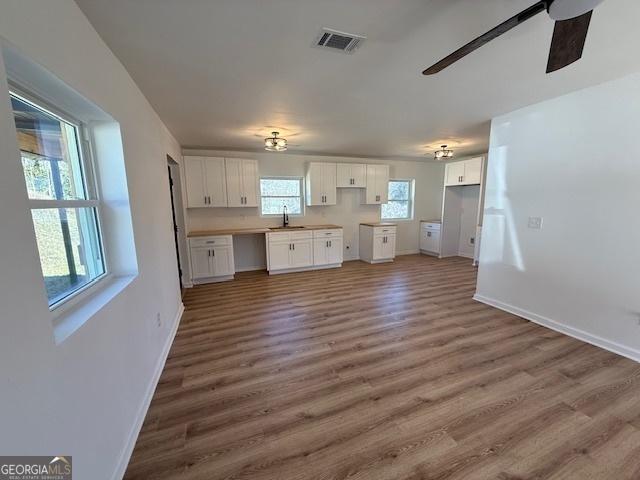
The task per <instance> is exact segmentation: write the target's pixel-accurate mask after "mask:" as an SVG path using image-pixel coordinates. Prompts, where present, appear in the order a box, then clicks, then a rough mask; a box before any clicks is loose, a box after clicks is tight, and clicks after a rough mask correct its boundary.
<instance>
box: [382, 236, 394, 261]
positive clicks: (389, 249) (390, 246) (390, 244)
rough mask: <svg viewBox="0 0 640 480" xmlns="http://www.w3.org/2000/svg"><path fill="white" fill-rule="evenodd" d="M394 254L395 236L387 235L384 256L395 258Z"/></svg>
mask: <svg viewBox="0 0 640 480" xmlns="http://www.w3.org/2000/svg"><path fill="white" fill-rule="evenodd" d="M395 256H396V236H395V235H387V236H386V241H385V243H384V258H395Z"/></svg>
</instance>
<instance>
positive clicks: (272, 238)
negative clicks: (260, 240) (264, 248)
mask: <svg viewBox="0 0 640 480" xmlns="http://www.w3.org/2000/svg"><path fill="white" fill-rule="evenodd" d="M290 240H291V234H290V233H289V232H270V233H267V241H269V242H289V241H290Z"/></svg>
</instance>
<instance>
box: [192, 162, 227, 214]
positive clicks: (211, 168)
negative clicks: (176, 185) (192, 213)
mask: <svg viewBox="0 0 640 480" xmlns="http://www.w3.org/2000/svg"><path fill="white" fill-rule="evenodd" d="M184 167H185V168H184V169H185V184H186V190H187V207H188V208H197V207H226V206H227V189H226V181H225V163H224V158H218V157H184Z"/></svg>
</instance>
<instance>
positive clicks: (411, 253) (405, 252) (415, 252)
mask: <svg viewBox="0 0 640 480" xmlns="http://www.w3.org/2000/svg"><path fill="white" fill-rule="evenodd" d="M418 253H420V250H418V249H417V248H416V249H412V250H400V251H398V252H396V257H399V256H400V255H416V254H418Z"/></svg>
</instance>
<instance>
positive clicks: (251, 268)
mask: <svg viewBox="0 0 640 480" xmlns="http://www.w3.org/2000/svg"><path fill="white" fill-rule="evenodd" d="M266 269H267V266H266V265H251V266H249V267H241V268H236V272H255V271H257V270H266Z"/></svg>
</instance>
